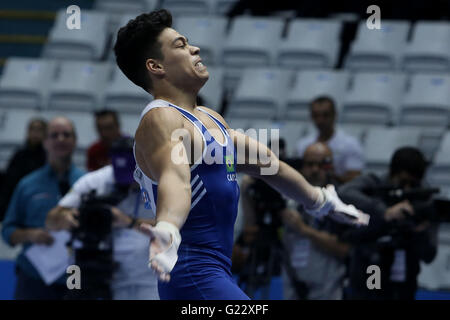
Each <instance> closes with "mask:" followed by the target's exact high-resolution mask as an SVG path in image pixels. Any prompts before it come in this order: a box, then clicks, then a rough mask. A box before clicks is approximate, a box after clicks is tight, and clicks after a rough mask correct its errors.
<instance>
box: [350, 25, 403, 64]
mask: <svg viewBox="0 0 450 320" xmlns="http://www.w3.org/2000/svg"><path fill="white" fill-rule="evenodd" d="M409 27H410V24H409V22H407V21H395V20H391V21H389V20H383V21H382V22H381V29H369V28H367V25H366V21H365V20H364V21H361V22H360V23H359V26H358V32H357V36H356V39H355V41H354V42H353V43H352V44H351V48H350V52H349V53H348V55H347V58H346V61H345V67H346V68H348V69H352V70H361V69H363V70H367V69H371V70H373V69H379V70H393V69H397V68H399V63H400V61H399V59H400V57H401V54H402V53H403V50H404V48H405V46H406V40H407V36H408V31H409Z"/></svg>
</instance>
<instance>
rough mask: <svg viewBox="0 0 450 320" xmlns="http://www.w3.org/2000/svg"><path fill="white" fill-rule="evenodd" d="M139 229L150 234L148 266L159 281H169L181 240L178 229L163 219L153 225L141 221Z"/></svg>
mask: <svg viewBox="0 0 450 320" xmlns="http://www.w3.org/2000/svg"><path fill="white" fill-rule="evenodd" d="M139 229H140V230H141V231H142V232H143V233H145V234H147V235H148V236H150V248H149V264H148V266H149V268H152V269H153V270H154V271H155V272H156V273H157V275H158V277H159V279H160V280H161V281H164V282H168V281H170V272H171V271H172V269H173V267H174V266H175V264H176V262H177V259H178V254H177V251H178V247H179V245H180V242H181V236H180V233H179V231H178V229H177V228H176V227H175V226H174V225H173V224H171V223H168V222H165V221H160V222H158V223H157V224H156V226H155V227H152V226H151V225H149V224H146V223H142V224H141V225H140V226H139Z"/></svg>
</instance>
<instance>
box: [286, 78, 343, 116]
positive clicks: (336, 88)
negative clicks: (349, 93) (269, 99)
mask: <svg viewBox="0 0 450 320" xmlns="http://www.w3.org/2000/svg"><path fill="white" fill-rule="evenodd" d="M349 79H350V77H349V74H348V72H346V71H332V70H317V71H313V70H306V71H299V72H297V74H296V80H295V82H294V87H293V88H292V90H290V91H289V93H288V98H287V102H286V108H285V111H284V113H283V118H284V119H286V120H289V119H290V120H292V119H298V120H300V121H304V122H309V121H310V114H309V104H310V103H311V101H312V100H313V99H314V98H316V97H318V96H321V95H326V96H329V97H331V98H333V99H334V100H335V103H336V105H337V108H338V110H339V106H340V102H341V101H342V97H343V95H344V93H345V91H346V90H347V87H348V83H349Z"/></svg>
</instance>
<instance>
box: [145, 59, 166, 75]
mask: <svg viewBox="0 0 450 320" xmlns="http://www.w3.org/2000/svg"><path fill="white" fill-rule="evenodd" d="M145 67H146V68H147V70H148V71H150V73H151V74H153V75H155V76H163V75H164V74H165V72H166V71H165V70H164V66H163V65H162V64H161V63H160V61H159V60H157V59H147V60H146V61H145Z"/></svg>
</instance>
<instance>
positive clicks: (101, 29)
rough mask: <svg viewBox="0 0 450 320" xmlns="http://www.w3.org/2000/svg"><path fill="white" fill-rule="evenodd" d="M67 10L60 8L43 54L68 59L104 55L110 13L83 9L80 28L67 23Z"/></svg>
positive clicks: (93, 57)
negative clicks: (70, 27) (74, 27)
mask: <svg viewBox="0 0 450 320" xmlns="http://www.w3.org/2000/svg"><path fill="white" fill-rule="evenodd" d="M67 17H68V15H67V13H66V10H65V9H63V10H60V11H59V12H58V16H57V18H56V21H55V24H54V25H53V27H52V29H51V30H50V33H49V37H48V42H47V44H46V45H45V47H44V49H43V56H44V57H49V58H55V59H67V60H98V59H100V58H101V57H102V55H103V53H104V50H105V45H106V40H107V36H108V34H107V30H108V15H107V14H106V13H103V12H96V11H89V10H83V11H82V13H81V17H80V20H81V21H80V27H81V28H80V29H69V28H67V25H66V20H67Z"/></svg>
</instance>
